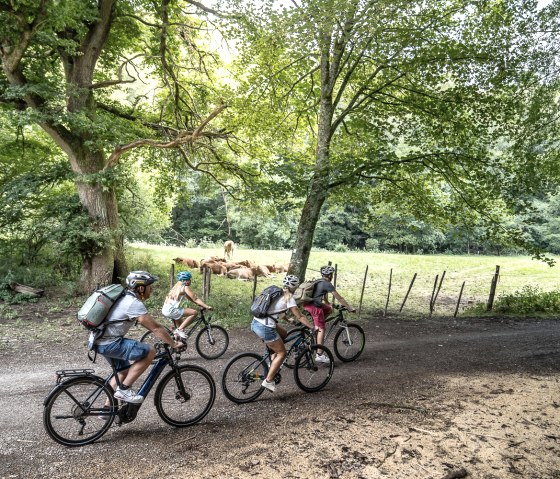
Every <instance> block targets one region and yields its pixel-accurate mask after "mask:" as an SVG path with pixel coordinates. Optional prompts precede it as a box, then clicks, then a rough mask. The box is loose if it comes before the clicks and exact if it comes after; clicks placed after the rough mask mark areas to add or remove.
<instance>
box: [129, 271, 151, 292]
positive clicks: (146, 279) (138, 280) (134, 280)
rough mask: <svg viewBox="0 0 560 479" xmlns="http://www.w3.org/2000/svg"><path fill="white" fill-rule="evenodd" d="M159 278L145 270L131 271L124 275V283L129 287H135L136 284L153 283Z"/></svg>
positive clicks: (146, 284) (145, 284)
mask: <svg viewBox="0 0 560 479" xmlns="http://www.w3.org/2000/svg"><path fill="white" fill-rule="evenodd" d="M158 279H159V278H158V277H157V276H154V275H153V274H150V273H148V272H147V271H131V272H130V273H129V274H128V276H127V277H126V285H127V286H128V287H129V289H136V288H137V287H138V286H148V285H149V284H152V283H155V282H156V281H157V280H158Z"/></svg>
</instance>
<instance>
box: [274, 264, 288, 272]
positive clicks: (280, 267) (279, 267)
mask: <svg viewBox="0 0 560 479" xmlns="http://www.w3.org/2000/svg"><path fill="white" fill-rule="evenodd" d="M289 266H290V265H289V264H288V263H286V264H275V265H274V271H276V272H277V273H287V272H288V268H289Z"/></svg>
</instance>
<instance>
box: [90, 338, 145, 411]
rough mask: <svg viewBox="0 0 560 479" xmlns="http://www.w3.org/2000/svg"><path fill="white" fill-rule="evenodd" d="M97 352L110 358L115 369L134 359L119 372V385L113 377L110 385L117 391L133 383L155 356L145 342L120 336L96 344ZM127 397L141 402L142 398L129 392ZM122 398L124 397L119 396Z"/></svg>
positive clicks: (129, 399)
mask: <svg viewBox="0 0 560 479" xmlns="http://www.w3.org/2000/svg"><path fill="white" fill-rule="evenodd" d="M98 352H99V354H102V355H103V356H105V357H106V358H107V359H108V360H112V361H113V362H114V364H115V367H116V368H117V369H120V368H121V367H123V366H127V365H130V361H134V363H133V364H132V365H130V367H129V368H128V369H126V370H125V371H121V372H120V373H119V380H120V383H121V387H120V388H119V387H117V385H116V381H115V379H114V378H113V380H112V381H111V385H112V386H113V388H114V389H115V390H116V391H117V392H118V391H119V390H127V389H129V388H130V386H132V384H134V381H136V380H137V379H138V378H139V377H140V375H141V374H142V373H143V372H144V371H145V370H146V369H147V368H148V366H149V365H150V364H151V362H152V360H153V359H154V357H155V349H154V348H153V346H151V345H149V344H147V343H141V342H140V341H135V340H133V339H125V338H121V339H120V340H118V341H116V342H114V343H111V344H108V345H101V346H98ZM130 396H131V397H127V398H126V400H127V401H129V402H142V398H138V397H136V398H133V400H132V399H131V398H132V397H133V396H135V394H130ZM120 399H124V398H120Z"/></svg>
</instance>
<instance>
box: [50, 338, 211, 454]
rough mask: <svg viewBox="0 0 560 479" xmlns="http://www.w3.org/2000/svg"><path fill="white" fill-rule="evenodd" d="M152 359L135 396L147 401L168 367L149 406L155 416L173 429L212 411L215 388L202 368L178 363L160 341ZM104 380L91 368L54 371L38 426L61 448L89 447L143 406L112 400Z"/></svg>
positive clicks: (111, 393) (207, 373)
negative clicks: (50, 388) (154, 358)
mask: <svg viewBox="0 0 560 479" xmlns="http://www.w3.org/2000/svg"><path fill="white" fill-rule="evenodd" d="M157 348H158V352H157V354H156V361H155V362H154V363H153V364H152V366H151V369H150V370H149V373H148V376H147V377H146V379H145V380H144V382H143V384H142V386H141V387H140V389H139V391H138V394H139V395H141V396H143V397H144V398H145V397H147V395H148V394H149V392H150V390H151V389H152V387H153V386H154V384H155V383H156V381H157V379H158V378H159V377H160V375H161V374H162V372H163V370H164V369H165V367H166V366H167V365H169V366H170V367H171V371H169V372H168V373H167V374H166V375H165V376H163V378H162V379H161V381H160V382H159V384H158V386H157V388H156V392H155V396H154V404H155V406H156V410H157V413H158V414H159V416H160V417H161V418H162V419H163V420H164V421H165V422H166V423H168V424H170V425H172V426H176V427H185V426H192V425H193V424H196V423H198V422H199V421H201V420H202V419H203V418H204V417H205V416H206V415H207V414H208V413H209V412H210V409H212V405H213V404H214V400H215V399H216V384H215V383H214V379H213V378H212V376H211V374H210V373H209V372H208V371H206V370H205V369H203V368H201V367H199V366H194V365H190V364H179V360H180V358H181V356H180V353H173V352H172V350H171V348H170V347H169V346H168V345H166V344H162V343H159V344H158V346H157ZM116 372H117V371H116V370H115V368H113V373H112V374H111V375H109V376H108V377H106V378H105V379H103V378H102V377H100V376H96V375H95V374H94V370H93V369H65V370H61V371H57V372H56V376H57V380H56V385H55V386H54V388H53V389H52V390H51V392H50V393H49V395H48V396H47V397H46V398H45V400H44V402H43V404H44V412H43V425H44V427H45V429H46V431H47V433H48V434H49V436H50V437H51V438H52V439H54V440H55V441H56V442H58V443H60V444H62V445H64V446H70V447H73V446H83V445H86V444H90V443H92V442H94V441H96V440H97V439H99V438H100V437H101V436H103V434H105V433H106V432H107V431H108V430H109V428H110V427H111V425H112V424H113V422H116V424H117V425H118V426H122V425H123V424H126V423H129V422H131V421H133V420H134V419H135V418H136V415H137V414H138V410H139V409H140V407H141V406H142V404H144V402H145V401H144V402H142V403H140V404H130V403H126V402H123V401H119V400H117V399H115V397H114V396H113V395H114V392H115V391H114V390H113V388H112V387H111V385H110V380H111V378H113V376H114V375H115V374H116Z"/></svg>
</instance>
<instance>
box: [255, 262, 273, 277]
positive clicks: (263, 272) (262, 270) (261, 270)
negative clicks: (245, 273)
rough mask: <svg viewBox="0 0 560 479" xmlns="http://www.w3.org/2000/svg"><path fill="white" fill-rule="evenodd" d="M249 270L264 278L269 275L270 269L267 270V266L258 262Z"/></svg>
mask: <svg viewBox="0 0 560 479" xmlns="http://www.w3.org/2000/svg"><path fill="white" fill-rule="evenodd" d="M251 271H253V274H254V275H255V276H257V277H258V276H264V277H265V278H268V277H269V276H270V271H269V270H268V268H267V267H266V266H263V265H260V264H258V265H257V266H255V267H254V268H251Z"/></svg>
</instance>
